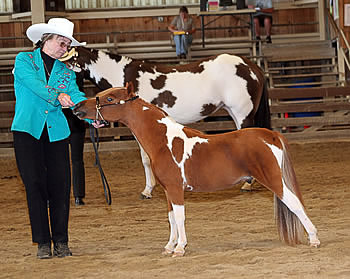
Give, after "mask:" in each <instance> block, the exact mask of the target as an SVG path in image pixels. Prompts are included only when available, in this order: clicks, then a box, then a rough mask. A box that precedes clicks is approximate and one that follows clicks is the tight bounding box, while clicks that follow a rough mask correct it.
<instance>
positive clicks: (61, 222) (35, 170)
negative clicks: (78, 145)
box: [13, 128, 71, 243]
mask: <svg viewBox="0 0 350 279" xmlns="http://www.w3.org/2000/svg"><path fill="white" fill-rule="evenodd" d="M13 138H14V147H15V155H16V161H17V166H18V170H19V172H20V175H21V178H22V180H23V183H24V186H25V189H26V194H27V202H28V211H29V218H30V224H31V229H32V240H33V242H36V243H49V242H51V240H52V241H53V242H54V243H57V242H68V218H69V205H70V204H69V202H70V201H69V199H70V187H71V186H70V185H71V184H70V164H69V148H68V140H67V139H66V140H61V141H57V142H50V141H49V137H48V134H47V130H46V128H45V129H44V131H43V133H42V135H41V137H40V139H39V140H37V139H36V138H34V137H32V136H31V135H30V134H28V133H24V132H16V131H14V132H13ZM48 204H49V206H48ZM48 209H49V212H48ZM49 218H50V219H49Z"/></svg>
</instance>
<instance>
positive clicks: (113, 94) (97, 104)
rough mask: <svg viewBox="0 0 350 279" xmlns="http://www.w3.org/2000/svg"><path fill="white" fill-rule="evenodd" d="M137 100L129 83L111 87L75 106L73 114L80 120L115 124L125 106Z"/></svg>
mask: <svg viewBox="0 0 350 279" xmlns="http://www.w3.org/2000/svg"><path fill="white" fill-rule="evenodd" d="M137 98H138V95H136V94H135V92H134V86H133V84H132V83H131V82H129V83H127V84H126V86H125V87H113V88H109V89H107V90H104V91H102V92H100V93H98V94H97V95H96V97H94V98H90V99H88V100H85V101H82V102H80V103H78V104H77V105H76V107H75V108H74V110H73V112H74V114H75V115H76V116H78V117H79V118H80V119H86V118H87V119H92V120H102V121H108V122H117V121H119V120H120V119H121V117H122V115H123V113H124V112H125V109H127V108H125V107H126V104H127V103H128V102H130V101H133V100H135V99H137Z"/></svg>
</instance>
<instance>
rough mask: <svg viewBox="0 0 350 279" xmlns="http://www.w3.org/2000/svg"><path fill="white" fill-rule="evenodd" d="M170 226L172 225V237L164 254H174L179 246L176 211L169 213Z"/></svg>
mask: <svg viewBox="0 0 350 279" xmlns="http://www.w3.org/2000/svg"><path fill="white" fill-rule="evenodd" d="M168 218H169V224H170V236H169V241H168V243H167V245H165V247H164V249H165V251H164V254H172V253H173V252H174V249H175V246H176V244H177V239H178V234H177V226H176V222H175V215H174V211H173V210H172V211H169V213H168Z"/></svg>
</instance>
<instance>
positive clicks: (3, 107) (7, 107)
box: [0, 101, 16, 112]
mask: <svg viewBox="0 0 350 279" xmlns="http://www.w3.org/2000/svg"><path fill="white" fill-rule="evenodd" d="M15 103H16V102H15V101H6V102H0V112H14V111H15Z"/></svg>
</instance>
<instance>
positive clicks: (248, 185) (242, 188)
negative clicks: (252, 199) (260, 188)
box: [241, 182, 253, 192]
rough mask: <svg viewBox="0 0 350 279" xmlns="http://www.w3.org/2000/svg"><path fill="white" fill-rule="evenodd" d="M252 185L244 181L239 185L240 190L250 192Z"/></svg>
mask: <svg viewBox="0 0 350 279" xmlns="http://www.w3.org/2000/svg"><path fill="white" fill-rule="evenodd" d="M252 191H253V187H252V184H251V183H248V182H244V184H243V186H242V187H241V192H252Z"/></svg>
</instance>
